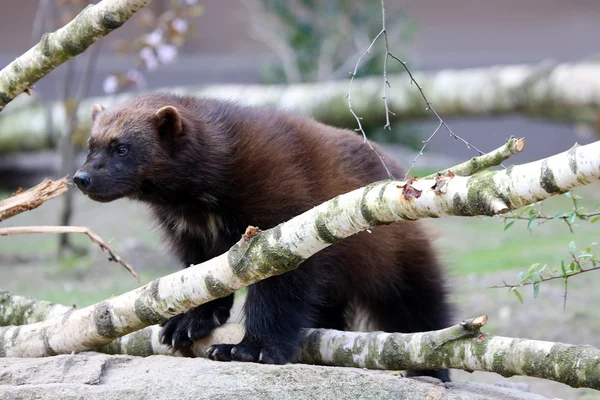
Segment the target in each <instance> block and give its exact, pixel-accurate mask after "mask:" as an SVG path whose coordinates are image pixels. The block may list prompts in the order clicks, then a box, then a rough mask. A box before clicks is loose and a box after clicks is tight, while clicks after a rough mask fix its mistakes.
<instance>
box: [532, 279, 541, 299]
mask: <svg viewBox="0 0 600 400" xmlns="http://www.w3.org/2000/svg"><path fill="white" fill-rule="evenodd" d="M540 286H541V284H540V282H536V283H534V284H533V298H534V299H535V298H537V296H538V293H539V292H540Z"/></svg>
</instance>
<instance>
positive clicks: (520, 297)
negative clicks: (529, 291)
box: [510, 287, 523, 304]
mask: <svg viewBox="0 0 600 400" xmlns="http://www.w3.org/2000/svg"><path fill="white" fill-rule="evenodd" d="M510 290H511V291H512V292H514V293H515V296H517V298H518V299H519V301H520V302H521V304H523V296H521V293H519V291H518V290H517V288H515V287H512V288H510Z"/></svg>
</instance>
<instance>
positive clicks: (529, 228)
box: [527, 214, 537, 230]
mask: <svg viewBox="0 0 600 400" xmlns="http://www.w3.org/2000/svg"><path fill="white" fill-rule="evenodd" d="M536 218H537V214H534V215H532V216H531V217H529V222H528V223H527V229H528V230H531V224H533V221H535V219H536Z"/></svg>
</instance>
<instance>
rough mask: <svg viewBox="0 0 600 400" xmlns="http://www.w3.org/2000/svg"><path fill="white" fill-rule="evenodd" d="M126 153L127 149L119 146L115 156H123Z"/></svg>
mask: <svg viewBox="0 0 600 400" xmlns="http://www.w3.org/2000/svg"><path fill="white" fill-rule="evenodd" d="M128 151H129V149H128V148H127V146H119V147H118V148H117V154H118V155H120V156H124V155H125V154H127V152H128Z"/></svg>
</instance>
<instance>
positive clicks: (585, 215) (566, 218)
mask: <svg viewBox="0 0 600 400" xmlns="http://www.w3.org/2000/svg"><path fill="white" fill-rule="evenodd" d="M598 215H600V211H596V212H591V213H577V218H579V219H581V220H586V221H588V220H590V219H592V218H593V217H596V216H598ZM503 218H504V219H514V220H524V221H529V220H530V219H531V217H524V216H522V215H514V216H513V215H505V216H503ZM535 218H536V219H541V220H544V222H546V221H552V220H561V219H562V220H564V221H566V222H567V224H569V228H570V222H569V215H561V216H555V217H549V216H547V215H543V214H541V213H538V214H537V215H536V217H535ZM571 233H573V230H572V229H571Z"/></svg>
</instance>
